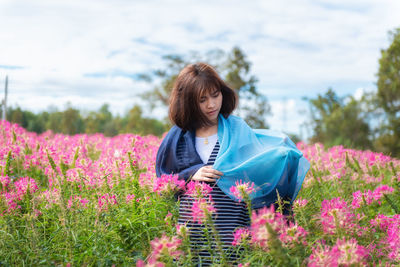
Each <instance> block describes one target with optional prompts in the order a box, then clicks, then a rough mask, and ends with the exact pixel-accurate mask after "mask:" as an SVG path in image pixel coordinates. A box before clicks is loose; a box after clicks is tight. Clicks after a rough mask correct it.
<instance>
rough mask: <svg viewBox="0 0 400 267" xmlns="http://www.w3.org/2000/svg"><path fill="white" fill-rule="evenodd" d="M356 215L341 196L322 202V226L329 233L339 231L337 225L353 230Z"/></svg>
mask: <svg viewBox="0 0 400 267" xmlns="http://www.w3.org/2000/svg"><path fill="white" fill-rule="evenodd" d="M354 218H355V215H354V214H353V213H352V212H351V210H350V208H349V207H348V206H347V203H346V201H344V200H342V199H341V198H340V197H338V198H334V199H332V200H326V199H325V200H323V201H322V203H321V215H320V222H321V224H322V228H323V230H324V232H325V233H327V234H335V233H337V231H338V229H337V227H340V228H341V229H346V230H351V229H353V228H354V227H355V225H354V223H353V221H354Z"/></svg>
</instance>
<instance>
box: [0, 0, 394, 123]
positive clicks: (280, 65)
mask: <svg viewBox="0 0 400 267" xmlns="http://www.w3.org/2000/svg"><path fill="white" fill-rule="evenodd" d="M399 12H400V2H399V1H394V0H393V1H391V0H383V1H378V0H367V1H361V0H351V1H348V0H347V1H345V0H338V1H336V0H335V1H333V0H319V1H316V0H288V1H280V2H279V1H263V0H259V1H251V2H243V1H212V2H211V1H202V2H199V1H168V3H166V2H165V1H157V0H155V1H127V0H118V1H112V2H110V1H105V0H99V1H89V0H86V1H50V0H38V1H2V2H1V3H0V17H1V21H2V27H1V28H0V51H1V53H0V81H2V79H4V78H3V77H4V76H5V74H8V75H9V76H10V103H12V104H16V103H18V104H19V105H20V106H22V107H23V108H28V109H34V110H37V109H38V108H39V107H41V106H46V105H45V104H44V103H48V102H50V103H55V104H57V105H63V104H62V103H65V102H66V100H68V99H70V100H71V101H74V102H75V103H80V104H79V105H81V106H87V107H99V106H100V105H101V104H102V103H104V102H108V103H110V107H111V108H112V110H113V111H114V112H119V111H121V110H123V109H127V108H129V107H130V106H131V104H132V103H134V102H135V101H139V100H138V99H136V98H135V97H134V95H136V94H137V93H139V92H143V91H144V90H148V89H149V88H150V86H149V85H148V84H144V83H142V82H138V81H135V80H133V79H132V78H130V77H129V75H134V74H135V73H142V72H148V71H149V70H152V69H158V68H163V67H164V65H163V61H162V59H161V55H164V54H170V53H179V54H183V55H185V54H187V52H188V51H191V50H196V51H200V52H205V51H208V50H209V49H212V48H222V49H224V50H225V51H229V50H230V49H231V48H232V47H233V46H234V45H238V46H239V47H241V48H242V49H243V50H244V52H245V53H246V55H247V56H248V59H249V60H250V61H251V62H252V73H254V74H255V75H256V76H257V77H258V79H259V89H260V91H262V92H265V93H266V94H267V96H268V97H269V100H270V103H271V105H272V107H273V112H274V113H276V114H279V108H282V106H280V104H279V103H280V102H279V101H281V98H282V96H289V97H290V98H288V99H293V101H295V102H296V104H297V102H301V100H300V99H299V97H300V96H301V95H307V96H314V95H315V94H316V93H321V90H326V88H328V87H330V86H333V85H335V86H336V87H337V88H333V89H334V90H335V89H336V90H339V91H340V93H344V92H345V91H346V92H347V93H348V94H356V95H357V94H360V93H359V91H356V90H357V88H361V87H368V86H371V85H372V84H373V82H374V81H375V80H376V77H375V73H376V72H377V68H378V58H379V56H380V52H379V51H380V49H381V48H384V47H386V46H387V45H388V44H389V40H388V35H387V32H388V31H389V30H392V29H393V28H395V27H398V26H399V25H400V16H398V15H397V14H399ZM2 65H3V66H4V65H5V66H7V65H12V66H22V67H24V68H23V69H13V70H11V69H4V68H1V66H2ZM118 73H121V75H116V74H118ZM88 74H92V76H91V75H88ZM95 74H97V76H96V75H95ZM96 77H97V78H96ZM1 87H2V86H1ZM1 87H0V88H1ZM0 92H1V91H0ZM38 103H41V104H38ZM286 108H287V109H288V111H289V110H290V114H292V115H293V114H294V115H293V116H290V118H294V117H295V115H296V112H295V110H294V108H293V107H292V106H290V105H286ZM276 116H277V115H274V118H272V119H271V120H270V124H271V126H273V127H275V128H279V127H281V124H282V120H281V119H277V117H276ZM288 117H289V116H288ZM291 120H292V121H290V122H289V119H288V120H287V124H288V125H289V126H288V127H292V125H297V124H298V123H297V121H298V120H297V119H291ZM294 128H296V127H294V126H293V129H294ZM297 128H298V127H297Z"/></svg>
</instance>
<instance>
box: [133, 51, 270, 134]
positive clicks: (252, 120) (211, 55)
mask: <svg viewBox="0 0 400 267" xmlns="http://www.w3.org/2000/svg"><path fill="white" fill-rule="evenodd" d="M163 59H164V60H165V61H166V62H167V63H166V67H165V69H158V70H154V71H153V72H152V73H153V74H152V75H148V74H141V75H140V77H141V79H142V80H144V81H147V82H150V83H152V82H154V80H157V81H159V80H160V82H159V84H158V85H155V86H154V88H153V89H152V90H151V91H149V92H146V93H143V94H141V97H142V98H143V99H144V100H146V101H147V102H148V103H149V104H150V105H151V107H152V108H155V107H167V106H168V99H169V95H170V93H171V90H172V87H173V83H174V81H175V79H176V77H177V76H178V74H179V71H180V70H181V69H183V67H185V66H186V65H187V64H190V63H195V62H199V61H204V62H207V63H209V64H210V65H212V66H213V67H214V68H215V69H216V71H217V72H218V73H219V74H220V75H221V78H222V79H223V80H224V81H225V82H227V84H228V85H229V86H231V88H233V89H234V90H236V92H237V93H238V95H239V99H240V100H239V106H238V109H237V111H236V113H235V114H237V115H239V116H241V117H243V118H244V119H245V120H246V122H247V123H248V124H249V125H250V126H251V127H253V128H268V125H267V122H266V116H267V115H269V114H270V106H269V104H268V101H267V98H266V96H265V95H263V94H261V93H260V92H259V91H258V89H257V87H256V83H257V81H258V80H257V78H256V77H255V76H254V75H251V73H250V67H251V63H250V62H249V61H248V60H247V58H246V55H245V54H244V53H243V51H242V50H241V49H240V48H239V47H234V48H233V49H232V51H231V52H230V53H228V54H226V53H225V52H224V51H222V50H220V49H215V50H210V51H208V52H206V53H205V55H204V56H200V55H199V54H198V53H197V52H192V53H191V54H190V55H189V56H188V57H187V58H186V57H184V56H182V55H175V54H174V55H165V56H163Z"/></svg>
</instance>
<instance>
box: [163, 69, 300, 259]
mask: <svg viewBox="0 0 400 267" xmlns="http://www.w3.org/2000/svg"><path fill="white" fill-rule="evenodd" d="M237 102H238V98H237V94H236V93H235V91H234V90H233V89H231V88H230V87H229V86H228V85H227V84H226V83H225V82H224V81H223V80H222V79H221V78H220V77H219V75H218V74H217V72H216V71H215V70H214V69H213V68H212V67H211V66H210V65H208V64H205V63H197V64H190V65H187V66H186V67H185V68H183V69H182V70H181V72H180V73H179V75H178V77H177V78H176V81H175V83H174V86H173V89H172V92H171V96H170V103H169V118H170V120H171V121H172V122H173V123H174V124H175V125H174V126H173V127H172V128H171V130H170V131H169V132H168V134H167V135H166V136H165V138H164V140H163V141H162V143H161V145H160V148H159V150H158V153H157V160H156V174H157V176H158V177H159V176H161V175H162V174H171V173H173V174H178V175H179V178H180V179H184V180H185V181H186V182H189V181H200V182H205V183H208V184H209V185H210V186H211V187H212V188H213V190H212V191H211V197H212V200H213V202H214V207H215V208H216V212H215V214H214V216H213V221H214V224H215V226H216V229H217V231H218V233H219V239H220V240H221V241H222V242H223V245H224V246H223V247H224V249H226V250H228V249H229V248H230V245H231V244H232V241H233V231H234V229H236V228H238V227H246V226H248V225H249V223H250V218H249V216H248V211H247V208H246V206H245V204H244V203H243V202H240V201H238V199H236V198H235V196H233V195H232V194H231V193H230V191H229V188H230V187H231V186H232V185H234V184H235V182H236V181H237V180H239V179H242V180H244V181H251V182H255V185H256V186H255V188H256V192H255V193H254V194H252V195H251V199H252V208H254V209H257V208H261V207H263V206H269V205H271V204H273V203H274V202H275V201H276V199H277V194H276V191H278V192H279V194H280V196H281V197H282V198H287V199H289V200H290V201H291V202H292V201H293V200H294V199H295V197H296V195H297V192H298V190H299V189H300V186H301V183H302V180H303V178H304V176H305V173H304V170H305V169H306V168H303V169H301V168H298V167H299V166H300V165H301V164H300V160H301V159H303V161H302V162H301V163H302V165H306V164H304V163H305V162H304V158H302V157H301V156H302V154H301V152H299V151H298V150H297V148H296V147H295V145H294V144H293V142H291V141H290V139H288V138H287V137H286V136H284V135H282V134H281V135H279V134H278V135H277V134H276V133H272V132H265V130H253V129H251V128H250V127H249V126H248V125H247V124H246V123H245V122H244V121H243V120H242V119H240V118H239V117H236V116H233V115H231V113H232V112H233V111H234V109H235V108H236V106H237ZM306 167H307V166H306ZM300 169H301V171H298V170H300ZM306 171H307V170H305V172H306ZM193 201H194V200H193V198H192V197H190V196H188V195H183V196H180V207H179V214H180V218H179V223H185V222H186V223H188V227H189V229H190V235H191V241H192V244H193V245H199V247H200V249H198V250H195V249H194V251H195V254H196V252H197V254H198V256H199V259H200V261H201V263H202V264H205V265H207V264H209V263H210V254H209V251H208V250H207V249H203V248H201V247H202V245H203V244H204V243H205V242H204V240H203V239H202V235H201V230H202V227H203V226H202V225H201V224H197V223H195V222H193V221H192V217H191V204H192V202H193ZM229 254H230V258H229V260H230V261H234V260H235V257H236V255H235V254H234V253H229Z"/></svg>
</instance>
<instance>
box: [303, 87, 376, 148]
mask: <svg viewBox="0 0 400 267" xmlns="http://www.w3.org/2000/svg"><path fill="white" fill-rule="evenodd" d="M308 100H309V104H310V114H311V122H310V125H311V127H312V132H313V136H312V137H311V138H310V141H311V142H321V143H323V144H324V145H326V146H327V147H331V146H336V145H344V146H346V147H351V148H358V149H368V148H371V146H372V144H371V140H370V137H371V131H370V127H369V124H368V122H367V117H366V116H367V114H365V112H364V111H363V109H362V107H361V104H360V102H358V101H357V100H355V99H354V98H353V97H351V96H350V97H347V98H346V97H339V96H338V95H336V93H335V92H334V91H333V90H332V89H328V91H327V92H326V93H325V94H324V95H318V96H317V98H315V99H308ZM346 101H347V102H346Z"/></svg>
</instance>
